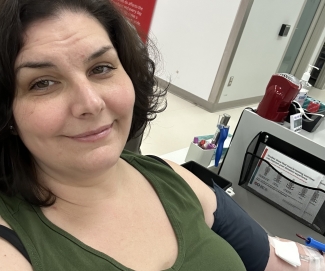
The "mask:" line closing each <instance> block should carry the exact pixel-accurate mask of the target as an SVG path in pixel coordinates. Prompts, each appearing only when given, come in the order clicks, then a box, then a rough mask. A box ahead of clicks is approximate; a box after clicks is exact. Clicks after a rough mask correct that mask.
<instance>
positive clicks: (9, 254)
mask: <svg viewBox="0 0 325 271" xmlns="http://www.w3.org/2000/svg"><path fill="white" fill-rule="evenodd" d="M0 225H3V226H5V227H8V228H10V227H9V225H8V224H7V223H6V222H5V221H4V220H3V218H2V217H1V216H0ZM0 270H6V271H33V268H32V266H31V265H30V263H29V262H28V261H27V260H26V259H25V257H24V256H23V255H22V254H21V253H20V252H19V251H18V250H17V249H16V248H15V247H14V246H12V245H11V244H10V243H9V242H7V241H6V240H4V239H3V238H1V237H0Z"/></svg>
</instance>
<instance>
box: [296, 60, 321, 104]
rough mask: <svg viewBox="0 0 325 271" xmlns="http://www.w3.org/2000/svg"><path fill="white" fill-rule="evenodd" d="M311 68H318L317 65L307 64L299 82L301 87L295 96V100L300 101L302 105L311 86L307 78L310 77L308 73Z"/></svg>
mask: <svg viewBox="0 0 325 271" xmlns="http://www.w3.org/2000/svg"><path fill="white" fill-rule="evenodd" d="M313 68H315V69H317V70H319V69H318V68H317V67H315V66H312V65H309V67H308V69H307V71H306V72H305V73H304V74H303V76H302V78H301V80H300V83H301V89H300V91H299V93H298V95H297V96H296V98H295V101H297V102H298V103H300V105H301V106H302V105H303V104H304V102H305V100H306V98H307V94H308V91H309V90H310V88H311V87H312V85H311V84H309V83H308V81H309V78H310V73H311V71H312V70H313Z"/></svg>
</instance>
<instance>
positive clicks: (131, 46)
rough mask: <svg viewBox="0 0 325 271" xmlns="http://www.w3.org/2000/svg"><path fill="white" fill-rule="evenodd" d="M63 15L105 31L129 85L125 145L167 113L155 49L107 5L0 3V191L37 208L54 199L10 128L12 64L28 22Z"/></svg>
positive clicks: (35, 0)
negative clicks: (76, 15)
mask: <svg viewBox="0 0 325 271" xmlns="http://www.w3.org/2000/svg"><path fill="white" fill-rule="evenodd" d="M64 10H68V11H72V12H84V13H86V14H89V15H91V16H93V17H94V18H96V19H97V20H98V21H99V22H100V23H101V24H102V25H103V26H104V28H105V29H106V31H107V33H108V35H109V37H110V39H111V41H112V43H113V46H114V47H115V49H116V50H117V53H118V56H119V59H120V61H121V63H122V65H123V67H124V69H125V71H126V72H127V74H128V75H129V77H130V78H131V80H132V83H133V86H134V90H135V97H136V98H135V105H134V109H133V118H132V124H131V130H130V134H129V137H128V140H130V139H132V138H133V137H135V136H136V134H137V132H138V133H139V131H140V130H141V129H142V130H143V129H144V127H146V125H147V124H148V123H149V122H150V121H151V120H153V119H154V118H155V117H156V114H157V113H158V112H161V111H163V110H164V109H165V108H166V104H165V103H164V104H162V103H161V101H163V100H164V99H163V97H164V96H165V94H166V89H165V90H160V89H159V88H158V86H157V81H156V79H155V77H154V73H155V63H154V62H153V60H152V59H151V58H150V57H149V48H151V49H153V51H150V54H151V53H152V52H157V51H156V48H155V47H154V46H153V45H152V44H151V43H150V41H149V39H147V40H148V41H147V42H146V43H144V42H142V39H141V38H140V36H139V34H138V32H137V31H136V29H135V27H134V26H132V24H131V23H130V22H129V21H128V20H127V19H125V17H124V16H123V15H122V14H121V11H119V10H118V8H116V6H115V5H114V4H113V3H111V1H109V0H0V37H1V38H0V167H1V168H0V191H1V192H3V193H5V194H6V195H8V196H15V195H20V196H22V197H23V198H25V200H26V201H28V202H29V203H31V204H34V205H38V206H50V205H51V204H53V203H54V202H55V195H53V194H52V193H51V191H49V190H47V189H46V188H45V187H43V186H42V185H41V184H40V183H39V182H38V180H37V174H36V167H35V162H34V159H33V156H32V155H31V153H30V152H29V150H28V149H27V148H26V147H25V145H24V144H23V143H22V141H21V139H20V138H19V136H17V135H14V134H13V132H12V129H11V128H12V126H13V127H15V120H14V118H13V109H12V106H13V101H14V98H15V90H16V86H15V80H16V75H15V72H14V65H15V61H16V58H17V55H18V53H19V51H20V50H21V48H22V46H23V45H24V38H23V35H24V33H25V31H26V29H27V28H28V27H29V26H30V25H31V23H33V22H35V21H38V20H41V19H46V18H50V17H53V16H56V15H57V14H58V13H59V12H61V11H64ZM142 38H143V37H142ZM149 44H151V46H150V47H149Z"/></svg>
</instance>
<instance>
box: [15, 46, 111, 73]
mask: <svg viewBox="0 0 325 271" xmlns="http://www.w3.org/2000/svg"><path fill="white" fill-rule="evenodd" d="M113 48H114V47H113V46H111V45H108V46H104V47H102V48H100V49H99V50H97V51H96V52H94V53H92V54H91V55H90V56H89V57H88V58H87V59H86V60H85V63H88V62H90V61H92V60H94V59H96V58H98V57H100V56H102V55H103V54H105V53H106V52H107V51H109V50H111V49H113ZM23 68H30V69H42V68H56V66H55V65H54V64H53V63H52V62H31V61H28V62H25V63H22V64H20V65H19V66H18V67H17V68H16V69H15V73H16V74H17V73H18V72H19V71H20V70H21V69H23Z"/></svg>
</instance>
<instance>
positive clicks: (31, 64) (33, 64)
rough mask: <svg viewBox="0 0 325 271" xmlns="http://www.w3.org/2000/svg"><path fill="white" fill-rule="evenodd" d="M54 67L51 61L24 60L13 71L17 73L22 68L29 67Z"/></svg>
mask: <svg viewBox="0 0 325 271" xmlns="http://www.w3.org/2000/svg"><path fill="white" fill-rule="evenodd" d="M53 67H56V66H55V65H54V64H53V63H51V62H30V61H28V62H25V63H22V64H20V65H19V66H18V67H17V68H16V69H15V73H16V74H17V73H18V72H19V71H20V70H21V69H23V68H31V69H42V68H53Z"/></svg>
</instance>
